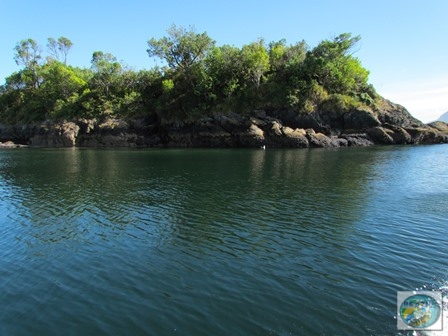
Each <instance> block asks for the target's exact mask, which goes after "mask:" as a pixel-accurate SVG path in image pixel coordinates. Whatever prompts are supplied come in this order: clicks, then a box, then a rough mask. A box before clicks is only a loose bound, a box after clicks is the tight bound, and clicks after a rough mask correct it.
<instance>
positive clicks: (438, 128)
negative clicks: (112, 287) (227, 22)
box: [0, 100, 448, 148]
mask: <svg viewBox="0 0 448 336" xmlns="http://www.w3.org/2000/svg"><path fill="white" fill-rule="evenodd" d="M5 141H12V142H8V143H7V144H8V146H13V145H14V146H16V145H15V144H16V143H17V144H27V145H28V144H29V145H30V146H33V147H72V146H79V147H128V148H129V147H130V148H147V147H164V148H170V147H177V148H180V147H204V148H207V147H214V148H231V147H243V148H244V147H246V148H259V147H261V146H266V147H268V148H269V147H271V148H310V147H354V146H370V145H373V144H384V145H390V144H430V143H448V125H447V124H446V123H443V122H434V123H431V124H429V125H425V124H423V123H421V122H420V121H418V120H417V119H415V118H414V117H412V116H411V115H410V114H409V112H408V111H407V110H406V109H405V108H404V107H402V106H400V105H396V104H393V103H391V102H390V101H387V100H383V101H381V102H380V104H379V107H378V108H377V109H376V110H375V111H373V110H370V108H364V109H359V110H351V111H349V112H345V113H339V114H338V113H334V114H331V113H330V114H328V115H326V116H325V117H322V115H320V114H319V112H318V111H316V112H315V113H311V114H306V115H305V114H295V113H293V112H292V111H285V110H283V111H277V112H275V111H274V112H270V113H269V114H268V113H266V112H265V111H254V113H253V115H251V116H241V115H239V114H236V113H229V114H227V115H218V116H211V117H205V118H201V119H199V120H196V121H195V122H191V123H188V124H186V123H182V124H181V123H173V124H148V123H146V122H145V121H144V120H118V119H113V118H109V119H104V120H96V119H90V120H87V119H80V120H76V121H68V122H59V123H58V122H50V121H49V122H44V123H42V124H34V125H22V126H7V125H0V142H5ZM3 147H5V145H3Z"/></svg>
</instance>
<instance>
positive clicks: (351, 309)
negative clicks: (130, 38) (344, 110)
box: [0, 145, 448, 336]
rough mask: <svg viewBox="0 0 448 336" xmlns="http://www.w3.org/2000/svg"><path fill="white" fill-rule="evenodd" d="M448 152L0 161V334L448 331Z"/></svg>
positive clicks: (29, 154) (395, 149)
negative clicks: (418, 297)
mask: <svg viewBox="0 0 448 336" xmlns="http://www.w3.org/2000/svg"><path fill="white" fill-rule="evenodd" d="M403 291H408V292H421V291H430V292H434V293H440V294H441V296H442V298H444V300H445V301H441V302H439V304H440V307H439V308H440V318H441V319H442V321H448V320H447V319H446V317H447V316H448V311H446V310H447V306H448V304H447V302H446V296H447V295H448V145H430V146H423V145H421V146H373V147H367V148H339V149H270V148H266V149H265V150H263V149H145V150H136V149H132V150H130V149H85V148H69V149H31V148H30V149H4V150H0V335H65V336H68V335H232V336H233V335H331V336H335V335H341V336H347V335H357V336H359V335H361V336H362V335H374V336H380V335H448V322H447V323H445V326H444V328H442V329H441V330H437V331H433V330H424V329H418V330H399V329H398V321H399V319H402V316H401V315H400V309H399V307H398V306H399V303H398V301H397V295H398V294H397V293H398V292H403Z"/></svg>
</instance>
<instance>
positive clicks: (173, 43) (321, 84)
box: [0, 25, 375, 123]
mask: <svg viewBox="0 0 448 336" xmlns="http://www.w3.org/2000/svg"><path fill="white" fill-rule="evenodd" d="M167 33H168V34H167V36H166V37H163V38H161V39H155V38H152V39H150V40H149V41H148V49H147V53H148V55H149V57H155V58H157V59H159V60H161V61H162V64H164V66H163V67H154V68H152V69H150V70H140V71H135V70H132V69H129V68H127V67H126V66H124V65H123V64H122V63H120V62H118V61H117V59H116V58H115V57H114V56H113V55H111V54H109V53H104V52H102V51H95V52H94V53H93V55H92V60H91V67H90V68H78V67H72V66H70V65H68V64H67V60H68V58H69V52H70V49H71V48H72V45H73V44H72V42H71V41H70V40H69V39H67V38H65V37H60V38H59V39H57V40H56V39H54V38H49V39H48V43H47V53H48V56H47V57H45V58H44V55H43V52H42V48H41V47H40V46H39V45H38V43H37V42H36V41H34V40H32V39H27V40H23V41H21V42H19V43H18V44H17V45H16V47H15V49H14V50H15V61H16V62H17V64H18V65H21V66H22V69H21V70H20V71H18V72H15V73H13V74H12V75H10V76H9V77H7V78H6V80H5V84H4V85H3V86H1V87H0V121H1V122H3V123H24V122H33V121H40V120H45V119H53V120H55V119H74V118H93V117H102V116H113V117H119V118H126V117H145V118H151V119H153V120H157V121H160V122H169V121H175V120H182V121H187V120H193V119H196V118H198V117H200V116H204V115H209V114H213V113H225V112H228V111H233V112H239V113H249V112H250V111H253V110H260V109H264V110H278V109H288V110H291V111H296V112H297V113H312V112H315V111H317V110H318V109H319V108H320V107H322V106H323V107H325V108H326V109H328V108H331V106H332V104H336V105H337V106H339V105H341V104H342V105H344V104H345V105H347V104H349V105H350V106H352V105H354V106H356V105H357V104H364V105H369V104H372V103H373V102H374V100H375V91H374V90H373V88H372V87H371V86H370V85H368V82H367V80H368V75H369V73H368V71H367V70H366V69H364V68H363V67H362V65H361V63H360V61H359V60H358V59H357V58H355V57H354V56H353V55H352V51H353V48H354V47H355V46H356V44H357V42H358V41H359V37H352V36H351V35H350V34H342V35H340V36H338V37H336V38H334V39H333V40H324V41H322V42H321V43H320V44H319V45H317V46H316V47H315V48H313V49H309V48H308V46H307V44H306V43H305V42H304V41H301V42H298V43H295V44H292V45H287V43H286V41H285V40H281V41H278V42H271V43H268V44H267V43H265V41H264V40H262V39H260V40H258V41H255V42H252V43H249V44H247V45H244V46H243V47H241V48H237V47H234V46H230V45H223V46H216V45H215V42H214V41H213V40H212V39H211V38H210V37H209V36H208V35H207V34H206V33H201V34H198V33H196V32H195V31H194V30H193V29H190V30H187V29H184V28H179V27H176V26H174V25H173V26H172V27H171V28H170V29H169V30H168V31H167ZM342 105H341V106H342ZM345 105H344V106H345ZM329 106H330V107H329Z"/></svg>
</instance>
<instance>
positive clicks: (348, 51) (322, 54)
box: [305, 33, 369, 95]
mask: <svg viewBox="0 0 448 336" xmlns="http://www.w3.org/2000/svg"><path fill="white" fill-rule="evenodd" d="M359 40H360V37H359V36H355V37H352V36H351V34H348V33H345V34H341V35H339V36H338V37H336V38H335V39H333V40H332V41H330V40H324V41H322V42H321V43H319V45H318V46H317V47H315V48H314V49H313V50H312V51H310V52H308V54H307V57H306V60H305V71H306V74H307V80H308V81H310V80H312V79H315V80H317V82H318V83H319V84H320V85H322V86H323V87H324V88H325V89H326V90H327V91H328V92H329V93H341V94H351V95H356V94H357V93H358V92H359V91H360V90H362V89H363V88H364V87H366V85H367V80H368V76H369V72H368V71H367V70H366V69H365V68H363V67H362V65H361V63H360V61H359V60H358V59H357V58H355V57H353V56H352V51H353V49H354V47H355V46H356V45H357V43H358V42H359Z"/></svg>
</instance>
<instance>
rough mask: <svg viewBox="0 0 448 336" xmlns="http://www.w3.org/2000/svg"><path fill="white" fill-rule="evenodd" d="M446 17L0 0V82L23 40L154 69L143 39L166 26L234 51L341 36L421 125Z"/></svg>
mask: <svg viewBox="0 0 448 336" xmlns="http://www.w3.org/2000/svg"><path fill="white" fill-rule="evenodd" d="M447 15H448V1H447V0H375V1H366V0H364V1H363V0H337V1H336V0H307V1H303V0H277V1H267V0H239V1H238V0H225V1H213V0H208V1H206V0H204V1H195V0H180V1H179V0H163V1H162V0H153V1H150V0H146V1H145V0H126V1H122V0H90V1H86V0H76V1H68V0H53V1H52V0H0V32H1V33H0V46H1V49H0V83H3V82H4V78H5V77H7V76H8V75H10V74H11V73H12V72H14V71H17V70H18V67H17V66H16V64H15V62H14V59H13V57H14V51H13V49H14V46H15V45H16V43H17V42H19V41H20V40H22V39H25V38H33V39H34V40H36V41H37V42H38V43H39V44H41V45H42V46H43V47H44V46H45V44H46V42H47V38H48V37H54V38H58V37H60V36H65V37H67V38H69V39H70V40H71V41H72V42H73V44H74V45H73V48H72V50H71V52H70V54H69V57H68V63H69V64H71V65H74V66H81V67H88V66H90V59H91V56H92V53H93V52H94V51H97V50H99V51H103V52H110V53H112V54H113V55H115V56H116V57H117V58H118V59H119V60H122V61H123V62H124V63H125V64H127V65H129V66H130V67H132V68H134V69H136V70H139V69H143V68H150V67H152V66H153V65H154V63H153V62H152V61H151V60H150V59H149V58H148V56H147V53H146V49H147V41H148V40H149V39H150V38H151V37H155V38H160V37H162V36H164V35H166V30H167V28H169V26H171V24H173V23H174V24H176V25H178V26H184V27H186V28H188V27H189V26H194V27H195V29H196V31H197V32H204V31H206V32H207V33H208V35H209V36H210V37H212V38H213V39H214V40H215V41H216V43H217V45H223V44H232V45H235V46H239V47H240V46H242V45H243V44H247V43H250V42H253V41H255V40H257V38H258V37H263V38H264V39H265V40H266V41H267V42H269V41H278V40H280V39H283V38H285V39H286V40H287V42H288V43H291V44H292V43H295V42H297V41H301V40H305V41H306V42H307V43H308V44H309V45H310V47H314V46H315V45H317V44H318V43H319V42H320V41H321V40H323V39H328V38H332V37H334V36H337V35H339V34H341V33H344V32H350V33H352V34H353V35H361V38H362V40H361V43H360V45H359V51H358V52H357V53H356V54H355V56H357V57H358V58H359V59H360V60H361V62H362V64H363V65H364V66H365V67H366V68H367V69H369V70H370V82H371V83H372V84H373V85H374V86H375V87H376V89H377V91H378V92H379V93H380V94H382V95H383V96H385V97H386V98H389V99H390V100H392V101H394V102H397V103H400V104H402V105H404V106H405V107H407V108H408V110H409V111H410V112H411V113H412V114H413V115H414V116H416V117H417V118H419V119H420V120H422V121H424V122H429V121H432V120H434V119H437V118H438V117H439V116H440V115H441V114H442V113H444V112H446V111H448V19H447Z"/></svg>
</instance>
